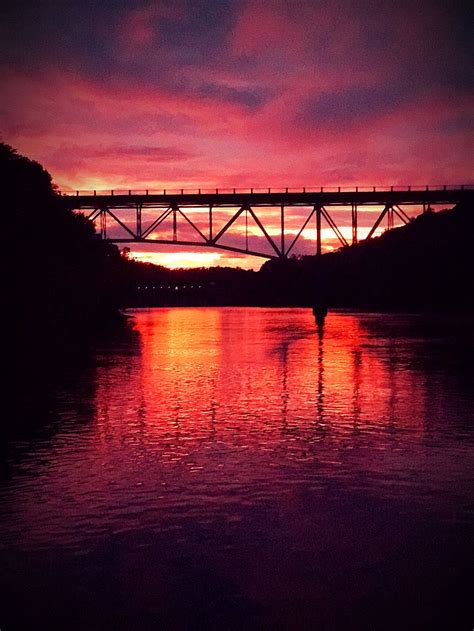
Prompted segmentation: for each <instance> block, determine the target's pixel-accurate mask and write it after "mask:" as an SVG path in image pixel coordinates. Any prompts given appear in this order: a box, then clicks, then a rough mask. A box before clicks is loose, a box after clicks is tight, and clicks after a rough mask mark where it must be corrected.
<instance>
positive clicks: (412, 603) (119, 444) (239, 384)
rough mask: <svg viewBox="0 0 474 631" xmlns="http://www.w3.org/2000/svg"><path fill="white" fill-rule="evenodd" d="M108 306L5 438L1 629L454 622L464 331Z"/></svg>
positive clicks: (469, 479) (459, 568)
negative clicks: (75, 356)
mask: <svg viewBox="0 0 474 631" xmlns="http://www.w3.org/2000/svg"><path fill="white" fill-rule="evenodd" d="M128 315H129V316H130V319H129V323H128V326H127V327H126V329H125V330H124V331H122V332H121V333H120V334H111V335H110V336H108V337H107V339H106V340H104V341H103V342H102V343H101V344H97V345H96V346H95V347H94V350H93V352H92V353H91V355H90V357H89V359H88V361H87V363H86V365H85V366H83V367H81V368H80V369H77V367H72V366H71V368H70V369H65V370H64V371H63V373H62V374H61V376H60V378H59V377H58V378H57V379H56V380H55V381H54V382H53V383H52V384H50V385H49V386H48V388H47V390H48V391H47V396H46V394H45V400H44V401H42V403H41V405H40V404H39V403H38V407H37V409H33V410H30V412H29V414H30V416H31V418H30V419H29V422H28V426H27V428H26V429H24V430H23V431H21V432H13V433H10V434H8V436H7V438H5V443H4V445H3V447H2V454H3V456H4V458H3V468H2V477H1V480H0V579H1V580H0V591H1V593H2V594H3V597H1V600H3V604H2V606H1V608H0V628H1V629H2V631H8V630H10V629H17V628H18V629H29V628H31V629H41V628H43V629H49V628H53V626H54V628H63V629H87V630H91V629H92V630H93V629H132V628H133V629H158V628H161V629H254V628H256V629H257V628H258V629H267V628H268V629H273V628H275V629H358V628H361V629H392V628H393V629H395V628H396V629H400V628H404V629H410V628H413V629H420V628H427V629H428V628H429V629H431V628H437V625H439V628H448V627H449V628H452V629H455V628H464V627H463V626H462V625H463V624H466V628H470V627H472V618H471V625H470V626H469V624H468V621H469V619H470V615H471V614H472V610H471V611H469V607H470V603H469V598H468V589H469V582H468V580H467V579H468V576H469V575H470V571H471V569H472V568H471V563H470V562H471V559H472V551H473V550H472V543H471V542H472V534H473V529H472V526H473V506H474V502H473V489H474V459H473V444H474V418H473V417H474V414H473V411H474V383H473V373H472V351H473V347H472V328H471V323H469V322H466V321H461V322H459V321H458V320H456V319H453V318H448V317H435V316H432V317H428V316H417V315H393V314H392V315H387V314H351V313H330V314H329V315H328V316H327V318H326V321H325V323H324V326H323V327H321V326H319V327H318V326H316V323H315V319H314V316H313V314H312V312H311V311H310V310H308V309H247V308H189V309H179V308H176V309H149V310H146V309H144V310H135V311H129V312H128ZM23 385H24V387H25V388H28V384H27V383H26V384H23ZM5 422H6V423H8V422H9V421H8V419H7V420H6V421H5ZM471 595H472V594H471ZM471 602H474V601H473V600H471ZM58 625H59V626H58ZM446 625H448V627H446ZM457 625H459V626H457Z"/></svg>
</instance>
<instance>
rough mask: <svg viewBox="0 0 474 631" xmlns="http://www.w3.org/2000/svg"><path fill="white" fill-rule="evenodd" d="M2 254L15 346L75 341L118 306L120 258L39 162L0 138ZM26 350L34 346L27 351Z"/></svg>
mask: <svg viewBox="0 0 474 631" xmlns="http://www.w3.org/2000/svg"><path fill="white" fill-rule="evenodd" d="M0 177H1V180H2V196H3V200H4V202H5V211H4V215H3V218H2V221H3V226H4V229H5V228H6V232H5V234H6V235H7V248H8V249H9V250H10V252H9V254H8V255H7V256H6V257H4V268H5V274H4V278H5V284H4V286H3V296H4V299H5V304H6V305H7V309H8V312H9V313H10V314H11V319H10V326H12V327H13V328H14V331H15V333H16V335H14V336H13V339H14V340H15V342H16V345H17V351H18V352H19V351H20V349H21V348H24V349H27V350H28V349H29V348H31V349H33V348H34V347H36V346H37V345H41V347H42V350H43V351H45V350H46V351H47V352H50V351H51V352H53V351H54V350H57V349H58V348H61V349H62V348H64V347H65V346H67V345H68V344H80V343H81V340H82V339H83V338H84V336H85V335H86V334H87V333H88V332H90V331H91V330H92V329H94V328H95V327H96V326H97V324H99V323H100V322H102V321H104V320H105V321H108V320H110V318H111V317H113V316H114V314H116V313H117V306H118V304H119V300H120V297H121V296H120V293H121V279H122V270H123V262H122V257H121V256H120V252H119V250H118V249H117V248H116V247H115V246H114V245H111V244H109V243H105V242H103V241H101V240H100V238H99V237H98V236H97V235H96V234H95V230H94V227H93V225H92V224H91V223H90V222H88V221H87V220H86V219H85V218H84V217H82V216H80V215H77V214H75V213H73V212H71V211H68V210H65V209H64V208H63V207H62V206H61V205H60V204H59V203H58V200H59V195H58V193H57V191H56V190H55V187H54V186H53V184H52V181H51V176H50V175H49V173H48V172H47V171H46V170H45V169H43V167H42V166H41V165H40V164H38V163H37V162H34V161H32V160H29V159H28V158H26V157H24V156H21V155H19V154H18V153H16V151H15V150H13V149H12V148H11V147H9V146H8V145H5V144H0ZM31 354H32V355H33V352H32V353H31Z"/></svg>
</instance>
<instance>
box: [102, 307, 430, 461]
mask: <svg viewBox="0 0 474 631" xmlns="http://www.w3.org/2000/svg"><path fill="white" fill-rule="evenodd" d="M133 316H134V321H135V329H136V331H137V332H138V334H139V337H140V343H141V349H140V353H139V356H138V357H134V358H131V364H129V365H128V372H127V375H126V377H124V378H121V377H120V375H119V374H118V373H122V372H123V371H124V366H123V365H122V363H119V364H118V365H117V366H111V367H109V368H108V372H107V374H106V375H105V379H102V380H98V389H97V408H98V410H105V409H108V410H109V413H108V418H110V411H111V410H112V412H113V413H114V423H115V424H118V425H119V426H121V427H122V428H123V429H124V431H131V426H133V425H135V424H136V423H139V427H140V432H139V435H140V437H141V440H145V441H146V440H152V437H154V438H153V441H156V439H157V438H158V437H159V436H165V435H166V436H167V439H168V441H169V444H171V443H172V436H175V437H176V438H178V437H179V438H180V440H185V441H187V442H188V443H192V442H193V441H194V440H199V439H202V438H203V437H205V436H207V437H208V438H209V437H210V436H211V435H212V437H213V440H222V441H224V442H226V443H228V444H230V445H234V446H235V445H238V444H239V443H241V442H242V441H244V442H245V444H246V445H247V447H248V448H249V449H257V450H259V449H263V450H264V451H268V450H269V449H271V448H272V442H273V443H275V444H276V443H277V442H281V440H282V432H283V434H284V433H285V432H290V431H291V432H293V434H294V435H295V436H296V435H298V436H300V437H303V436H305V437H306V438H307V439H310V440H311V439H312V438H314V431H315V428H319V430H321V428H324V430H325V431H327V432H331V433H332V434H333V435H334V437H336V436H338V435H340V434H341V435H342V434H347V432H348V431H349V430H353V429H357V428H359V429H360V428H365V429H368V430H370V428H372V427H373V428H374V429H375V428H378V429H379V430H380V429H383V428H389V427H390V426H391V424H396V425H398V426H406V427H409V428H410V429H411V430H412V431H413V430H414V431H416V432H419V431H421V430H422V427H423V424H422V422H421V420H420V419H422V418H423V416H424V406H425V397H424V389H423V388H420V387H419V384H418V383H417V381H418V380H417V376H416V375H415V374H414V373H413V372H412V371H410V370H398V369H397V366H396V363H395V358H391V356H390V352H392V351H390V348H389V345H388V343H386V344H385V346H384V340H383V339H380V338H378V337H377V338H374V337H372V338H371V337H370V336H369V335H368V333H367V330H366V329H365V328H364V327H363V326H361V322H360V317H359V316H355V315H349V314H330V315H329V317H328V318H327V319H326V323H325V325H324V331H323V332H321V331H318V329H317V327H316V324H315V320H314V317H313V315H312V313H311V311H310V310H303V309H286V310H285V309H279V310H277V309H244V308H242V309H239V308H224V309H218V308H205V309H204V308H203V309H152V310H143V311H135V312H133ZM367 317H370V316H367ZM385 342H387V341H385ZM392 350H393V349H392ZM119 383H120V384H121V385H120V387H118V384H119ZM407 390H408V391H410V396H408V397H407ZM114 401H117V404H114ZM102 417H103V418H105V417H104V416H103V414H102ZM99 418H100V414H99ZM99 426H100V423H99ZM117 429H118V428H117Z"/></svg>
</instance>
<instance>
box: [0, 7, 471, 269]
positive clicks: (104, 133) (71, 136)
mask: <svg viewBox="0 0 474 631" xmlns="http://www.w3.org/2000/svg"><path fill="white" fill-rule="evenodd" d="M9 11H10V13H11V15H9V16H8V17H9V20H5V22H4V23H5V25H7V24H8V28H7V29H6V30H5V32H3V33H2V40H3V41H4V43H5V47H6V50H7V54H6V55H5V56H4V57H5V59H4V64H3V67H2V73H3V80H2V88H3V96H2V108H1V112H0V120H1V125H2V130H3V140H4V141H5V142H8V143H10V144H12V145H13V146H15V147H16V148H17V149H18V150H19V151H20V152H22V153H24V154H26V155H28V156H30V157H32V158H34V159H36V160H38V161H40V162H41V163H42V164H44V166H45V167H46V168H47V169H48V170H49V171H50V173H51V174H52V176H53V178H54V180H55V182H56V183H57V184H58V185H59V186H60V187H61V189H62V190H64V191H68V190H76V189H98V190H99V189H112V188H122V189H128V188H130V187H131V188H135V189H136V188H144V189H145V188H148V189H162V188H181V187H185V188H187V187H195V188H196V187H203V188H204V187H217V186H220V187H223V186H240V187H246V186H248V187H250V186H255V187H256V186H272V187H278V186H280V187H281V186H306V187H308V188H311V187H312V186H321V185H326V186H328V185H341V186H349V185H354V186H355V185H361V186H362V185H366V184H369V185H384V184H386V185H391V184H394V185H397V184H413V185H415V184H426V183H430V184H444V183H449V184H456V183H468V182H469V181H470V180H471V173H472V157H471V156H472V132H471V127H470V122H469V121H470V115H471V110H472V98H471V95H470V92H469V89H468V87H467V81H466V73H467V72H468V70H467V67H468V66H469V64H468V63H466V60H468V59H469V46H468V39H469V38H468V33H467V31H466V28H465V23H466V16H465V15H464V12H463V10H462V9H461V8H459V7H458V8H456V7H454V6H453V7H448V5H445V6H444V5H442V4H441V3H437V2H435V3H433V2H429V3H428V2H421V4H420V3H416V4H414V5H412V6H409V7H406V6H403V7H402V6H400V7H399V6H398V4H393V5H392V6H386V5H384V7H383V10H376V9H374V7H372V4H371V3H368V2H344V3H342V5H341V4H340V3H335V2H329V3H324V4H323V3H315V2H312V1H309V0H302V1H300V2H298V3H297V4H296V5H295V6H293V7H291V3H290V4H288V3H284V2H282V1H281V0H267V1H266V2H258V1H244V0H229V1H227V2H222V3H216V2H211V1H205V0H203V1H200V2H198V3H195V2H191V1H188V0H180V1H178V2H174V3H173V4H171V3H168V2H166V1H160V2H155V3H152V4H149V3H145V2H138V3H134V4H133V5H131V4H129V5H127V3H125V5H123V6H122V5H120V8H119V7H118V6H116V5H115V3H114V2H112V1H111V0H108V1H106V2H104V3H101V4H100V5H99V4H97V3H88V4H86V6H84V7H82V8H81V10H80V11H79V8H78V7H77V8H74V9H72V8H71V7H70V6H68V5H60V6H57V3H48V2H46V3H42V5H41V8H36V5H34V4H33V3H32V4H31V5H28V4H27V5H26V7H24V10H23V9H22V11H21V12H20V11H16V10H15V9H10V10H9ZM38 21H39V22H40V24H41V29H40V31H38V30H37V23H38ZM104 25H106V28H107V37H106V38H104V37H103V29H104ZM19 33H20V34H21V36H20V35H19ZM91 42H92V44H91ZM299 225H300V224H298V223H297V222H296V220H295V222H293V223H291V222H290V223H289V225H288V226H287V229H288V230H290V231H291V230H292V229H293V230H294V231H297V230H298V228H299ZM266 226H267V227H268V229H269V230H272V229H274V228H275V226H274V225H273V220H272V219H271V218H270V220H269V221H268V222H267V224H266ZM363 230H364V226H362V233H361V234H363ZM332 236H333V235H329V234H324V235H323V241H324V244H325V246H326V249H330V248H333V247H335V243H332V242H331V241H330V240H329V239H330V238H332ZM133 250H134V253H135V255H136V256H137V257H139V258H140V259H142V260H153V261H156V262H160V263H162V264H166V265H168V264H169V265H173V266H174V265H179V266H185V265H195V264H199V265H201V264H203V265H214V264H220V265H224V264H229V265H236V264H239V265H241V266H244V267H248V266H253V267H258V266H259V265H260V264H261V262H262V261H261V260H258V259H252V260H251V261H250V260H244V261H241V259H240V257H235V256H234V255H232V256H228V255H227V254H224V253H219V252H198V253H196V254H194V253H193V254H192V255H191V254H190V253H189V252H184V251H183V253H182V255H181V259H180V254H179V253H177V252H175V251H171V250H169V249H168V248H167V247H166V246H165V247H163V246H153V247H152V246H147V250H146V251H143V250H140V251H138V250H137V251H136V252H135V248H134V249H133ZM301 253H303V252H301Z"/></svg>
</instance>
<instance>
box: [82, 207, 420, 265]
mask: <svg viewBox="0 0 474 631" xmlns="http://www.w3.org/2000/svg"><path fill="white" fill-rule="evenodd" d="M75 199H76V198H75ZM401 205H402V203H401V202H400V201H397V202H395V201H387V203H386V204H385V205H384V206H383V209H382V211H381V212H380V213H379V214H378V216H377V218H376V220H375V222H374V223H373V225H372V226H371V227H370V229H369V232H368V234H367V237H366V239H371V238H372V237H373V236H374V234H375V233H376V231H377V229H378V228H379V227H380V226H381V224H382V221H383V220H384V218H386V219H387V228H388V229H391V228H393V227H394V226H395V217H396V218H397V220H398V221H399V222H400V223H402V224H407V223H408V222H410V221H411V220H412V217H410V216H408V214H407V213H406V212H405V211H404V210H403V208H402V207H401ZM288 206H290V207H294V206H298V207H300V208H301V205H298V204H295V205H292V204H284V203H281V204H279V205H278V206H276V205H275V206H273V208H275V217H274V220H273V222H272V223H273V225H279V235H278V239H275V238H273V237H272V236H271V234H270V233H269V231H268V229H267V228H266V227H265V225H264V223H263V222H262V219H261V218H260V217H259V208H263V207H265V208H268V207H269V205H268V204H261V205H260V204H253V205H251V204H248V203H244V204H242V205H240V207H238V209H237V210H234V209H230V208H228V206H226V205H223V206H220V205H219V204H215V203H209V204H207V205H205V206H204V205H202V206H192V207H190V208H194V209H196V208H201V209H203V208H204V209H208V212H207V213H206V225H205V227H203V226H202V225H201V226H198V225H197V224H196V222H195V221H194V220H193V219H192V218H191V217H190V216H189V213H188V207H187V206H186V205H179V204H178V203H176V202H173V203H171V204H169V205H167V206H164V205H156V206H151V205H150V204H142V203H137V204H135V205H134V206H131V205H123V204H119V203H117V204H115V205H112V204H104V203H102V204H101V205H97V206H95V207H87V208H88V210H89V214H88V215H86V217H87V219H88V220H90V221H93V222H98V228H99V233H100V236H101V238H102V239H107V240H109V241H111V242H114V243H133V242H137V243H144V242H147V243H155V244H170V245H171V244H172V245H184V246H193V247H194V246H198V247H206V248H217V249H222V250H228V251H232V252H238V253H243V254H249V255H252V256H260V257H263V258H287V257H288V256H289V255H290V254H291V253H292V252H293V250H294V248H295V246H296V244H297V243H298V242H299V241H300V240H301V239H302V238H305V239H306V237H304V235H303V233H304V231H305V229H306V228H307V226H308V224H309V223H310V221H311V219H312V218H313V217H315V239H314V240H315V252H316V254H317V255H321V254H322V229H323V227H322V226H323V220H324V222H325V223H326V224H327V226H328V227H329V228H330V229H331V231H332V233H333V234H334V235H335V237H336V239H337V240H338V242H339V243H340V244H341V246H342V247H346V246H348V245H349V242H348V240H347V239H346V237H345V236H344V233H343V231H342V230H341V227H342V226H341V225H340V224H339V225H338V224H337V223H336V220H335V219H334V215H333V214H331V213H330V212H329V209H328V208H327V207H326V206H324V205H323V204H314V205H312V207H311V208H310V209H308V210H309V212H308V214H307V215H306V217H304V220H303V223H302V224H301V226H300V228H299V229H298V231H297V233H296V234H295V233H294V232H293V231H290V230H288V218H287V217H285V210H286V208H287V207H288ZM76 207H77V206H76ZM216 207H217V208H220V209H221V210H222V209H223V208H225V209H229V210H230V211H231V214H230V217H229V218H228V219H227V221H226V223H225V224H224V226H223V227H222V228H220V230H218V231H217V232H216V233H215V232H214V227H215V226H214V219H215V218H214V217H213V211H214V210H215V209H216ZM367 207H370V208H373V204H361V203H360V202H359V201H357V200H352V201H351V202H350V203H347V204H346V205H345V206H342V205H339V204H338V206H337V209H338V212H341V210H347V211H349V212H350V227H351V229H352V243H353V244H355V243H357V242H358V229H359V227H360V226H358V211H359V210H360V209H361V208H362V209H363V208H367ZM77 208H78V209H79V210H80V209H81V206H80V205H79V206H78V207H77ZM132 208H134V209H135V212H136V222H135V229H133V228H132V227H131V225H130V224H128V225H127V223H126V222H125V221H123V220H122V219H121V218H120V217H118V215H117V212H116V211H117V210H119V209H122V210H124V209H127V210H130V209H132ZM144 208H145V209H146V210H147V211H148V212H150V211H151V210H156V211H157V212H158V216H157V217H156V218H155V219H153V220H152V221H151V223H150V224H149V225H148V227H145V226H144V225H143V223H142V210H143V209H144ZM329 208H331V205H329ZM333 208H334V206H333ZM241 215H244V216H245V247H239V246H237V245H235V246H234V245H227V244H225V243H222V238H223V237H224V236H225V235H226V234H228V233H229V231H230V229H231V228H232V226H233V225H234V223H235V222H236V221H237V219H239V217H240V216H241ZM169 217H171V219H172V239H160V238H157V235H155V236H153V233H155V232H156V231H157V230H158V228H159V227H160V226H161V225H162V224H163V223H164V222H165V221H166V220H167V219H168V218H169ZM249 217H251V218H252V219H253V221H254V222H255V225H256V226H257V227H258V229H259V231H260V233H261V236H262V237H263V238H264V240H265V241H266V242H267V243H268V244H269V246H270V248H271V253H268V252H264V251H261V250H259V249H257V250H255V249H251V248H249V232H248V219H249ZM107 218H109V223H110V220H111V221H113V222H114V223H115V224H116V225H117V226H120V228H122V230H124V231H125V233H126V235H127V236H126V237H120V238H118V237H112V236H108V234H107V228H108V224H107ZM180 218H181V219H182V220H184V221H185V222H186V224H187V225H188V226H190V227H191V229H192V232H193V234H195V235H196V240H195V241H193V240H189V239H180V238H179V225H178V223H179V222H178V219H180ZM348 225H349V223H348V222H344V226H345V227H348ZM109 235H110V231H109ZM207 235H208V236H207ZM289 237H292V241H291V242H290V245H289V246H288V247H287V248H286V249H285V243H286V242H287V241H288V238H289Z"/></svg>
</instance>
